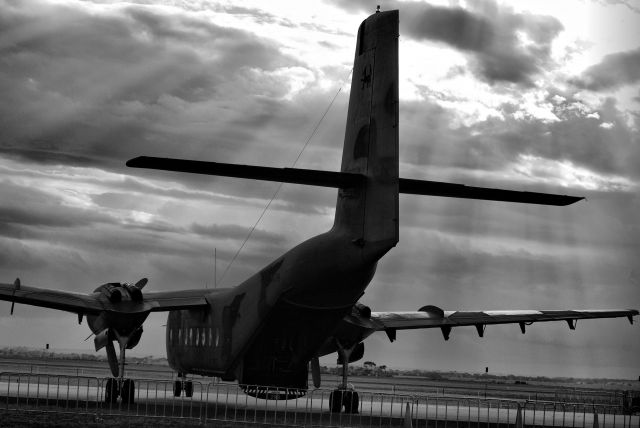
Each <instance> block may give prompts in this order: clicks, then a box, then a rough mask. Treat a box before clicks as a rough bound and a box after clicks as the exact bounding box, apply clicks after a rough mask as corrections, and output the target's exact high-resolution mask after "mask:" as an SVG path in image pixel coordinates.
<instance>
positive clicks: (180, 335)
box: [178, 328, 182, 345]
mask: <svg viewBox="0 0 640 428" xmlns="http://www.w3.org/2000/svg"><path fill="white" fill-rule="evenodd" d="M181 343H182V329H181V328H179V329H178V345H180V344H181Z"/></svg>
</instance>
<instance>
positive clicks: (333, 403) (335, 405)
mask: <svg viewBox="0 0 640 428" xmlns="http://www.w3.org/2000/svg"><path fill="white" fill-rule="evenodd" d="M343 392H344V391H341V390H339V389H335V390H333V392H332V393H331V394H329V411H330V412H331V413H340V411H341V410H342V393H343Z"/></svg>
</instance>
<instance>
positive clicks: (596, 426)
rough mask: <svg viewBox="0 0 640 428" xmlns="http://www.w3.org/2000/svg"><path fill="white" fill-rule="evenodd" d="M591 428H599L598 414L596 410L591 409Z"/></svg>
mask: <svg viewBox="0 0 640 428" xmlns="http://www.w3.org/2000/svg"><path fill="white" fill-rule="evenodd" d="M593 428H600V423H599V422H598V413H597V412H596V409H595V408H594V409H593Z"/></svg>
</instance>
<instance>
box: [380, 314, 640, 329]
mask: <svg viewBox="0 0 640 428" xmlns="http://www.w3.org/2000/svg"><path fill="white" fill-rule="evenodd" d="M637 315H638V311H637V310H635V309H604V310H602V309H589V310H565V311H542V310H541V311H537V310H514V311H443V312H442V315H440V314H437V313H430V312H423V311H415V312H372V313H371V321H372V322H373V323H374V325H376V330H389V329H396V330H407V329H417V328H436V327H460V326H469V325H488V324H518V323H526V324H529V323H534V322H544V321H573V320H579V319H594V318H621V317H627V318H629V320H632V319H633V317H634V316H637Z"/></svg>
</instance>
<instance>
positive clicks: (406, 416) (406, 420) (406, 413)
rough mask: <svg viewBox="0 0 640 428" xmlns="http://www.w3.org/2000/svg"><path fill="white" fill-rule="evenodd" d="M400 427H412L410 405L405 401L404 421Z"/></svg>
mask: <svg viewBox="0 0 640 428" xmlns="http://www.w3.org/2000/svg"><path fill="white" fill-rule="evenodd" d="M402 428H413V421H412V419H411V405H410V404H409V402H407V407H406V410H405V411H404V423H403V424H402Z"/></svg>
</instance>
